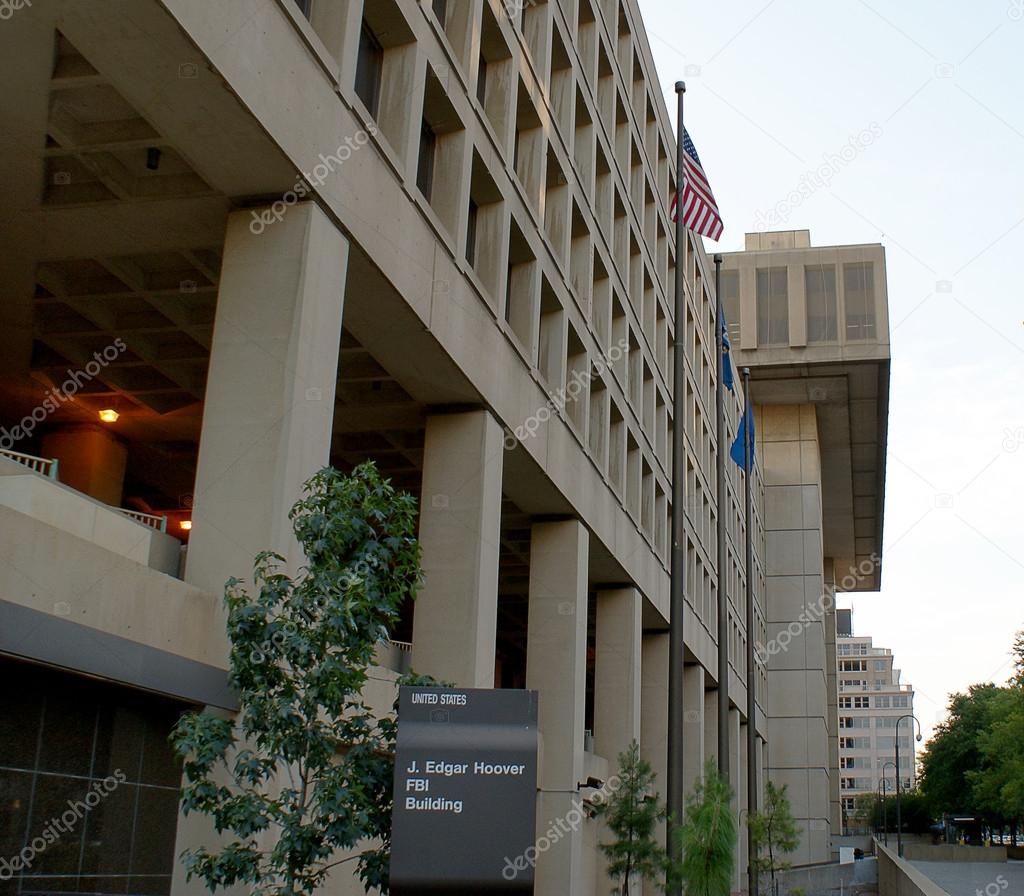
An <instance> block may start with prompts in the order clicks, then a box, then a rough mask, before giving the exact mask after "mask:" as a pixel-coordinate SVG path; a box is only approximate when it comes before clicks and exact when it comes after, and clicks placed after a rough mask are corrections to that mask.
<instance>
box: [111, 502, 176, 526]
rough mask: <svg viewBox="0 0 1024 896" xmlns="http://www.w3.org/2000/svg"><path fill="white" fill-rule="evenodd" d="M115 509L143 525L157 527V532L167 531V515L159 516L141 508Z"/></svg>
mask: <svg viewBox="0 0 1024 896" xmlns="http://www.w3.org/2000/svg"><path fill="white" fill-rule="evenodd" d="M113 509H114V510H116V511H118V512H119V513H122V514H124V515H125V516H126V517H128V518H129V519H132V520H135V522H137V523H141V524H142V525H143V526H149V527H150V528H151V529H156V530H157V532H166V531H167V517H165V516H157V515H156V514H155V513H142V512H141V511H139V510H126V509H125V508H123V507H114V508H113Z"/></svg>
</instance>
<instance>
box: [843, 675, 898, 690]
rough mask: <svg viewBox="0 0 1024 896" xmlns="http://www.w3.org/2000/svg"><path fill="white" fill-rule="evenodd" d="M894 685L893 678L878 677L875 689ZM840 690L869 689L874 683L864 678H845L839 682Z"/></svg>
mask: <svg viewBox="0 0 1024 896" xmlns="http://www.w3.org/2000/svg"><path fill="white" fill-rule="evenodd" d="M892 686H893V681H892V679H891V678H876V679H875V682H874V686H873V690H876V691H881V690H884V689H885V688H889V687H892ZM839 690H840V691H867V690H872V685H871V684H870V683H869V682H868V681H867V680H866V679H864V678H844V679H842V680H841V681H840V682H839Z"/></svg>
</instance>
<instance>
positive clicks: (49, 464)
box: [0, 449, 167, 533]
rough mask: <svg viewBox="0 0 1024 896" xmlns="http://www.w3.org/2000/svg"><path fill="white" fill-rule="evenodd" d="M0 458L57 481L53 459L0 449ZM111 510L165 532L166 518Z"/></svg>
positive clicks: (133, 511) (56, 461) (120, 509)
mask: <svg viewBox="0 0 1024 896" xmlns="http://www.w3.org/2000/svg"><path fill="white" fill-rule="evenodd" d="M0 457H6V458H7V459H8V460H13V461H14V462H15V463H19V464H21V465H22V466H23V467H28V468H29V469H30V470H31V471H32V472H33V473H39V474H40V475H41V476H46V477H47V478H48V479H52V480H54V482H58V481H59V479H58V476H57V470H58V467H59V462H58V460H57V458H55V457H52V458H51V457H36V456H35V455H32V454H22V453H21V452H20V451H8V450H6V449H0ZM111 509H112V510H116V511H118V513H121V514H123V515H124V516H126V517H128V518H129V519H131V520H134V521H135V522H136V523H140V524H141V525H143V526H149V527H150V528H151V529H156V531H157V532H164V533H166V532H167V517H166V516H159V515H157V514H155V513H142V512H141V511H138V510H126V509H125V508H123V507H111Z"/></svg>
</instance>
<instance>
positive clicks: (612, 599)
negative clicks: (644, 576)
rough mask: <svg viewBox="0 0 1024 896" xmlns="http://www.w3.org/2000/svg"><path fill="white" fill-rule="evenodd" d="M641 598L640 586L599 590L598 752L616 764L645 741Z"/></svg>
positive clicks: (595, 706)
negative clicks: (642, 734) (625, 752)
mask: <svg viewBox="0 0 1024 896" xmlns="http://www.w3.org/2000/svg"><path fill="white" fill-rule="evenodd" d="M641 600H642V598H641V596H640V592H639V591H637V590H636V589H635V588H617V589H615V590H613V591H599V592H598V593H597V628H596V633H595V647H596V653H595V658H594V752H596V753H597V755H598V756H603V757H604V758H605V759H607V760H608V761H609V762H610V763H612V765H613V766H614V764H615V761H616V757H617V756H618V755H619V753H621V752H622V751H623V750H625V749H626V748H627V747H628V746H629V744H630V742H631V741H633V740H637V741H639V740H640V688H641V680H640V677H641V676H640V650H641V647H640V640H641V634H642V625H641V619H640V614H641V610H642V606H641Z"/></svg>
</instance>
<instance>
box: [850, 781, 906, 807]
mask: <svg viewBox="0 0 1024 896" xmlns="http://www.w3.org/2000/svg"><path fill="white" fill-rule="evenodd" d="M885 782H886V789H887V790H888V791H890V792H892V791H894V790H895V789H896V779H895V778H886V779H885ZM900 786H901V787H902V788H903V789H904V790H910V789H911V788H912V786H913V778H903V779H901V781H900ZM839 787H840V788H841V789H842V790H857V791H861V790H880V789H881V780H878V781H876V780H875V779H874V778H840V779H839ZM843 807H844V808H845V809H846V810H847V811H848V812H849V811H851V810H852V809H853V808H854V805H853V803H852V801H851V802H850V803H849V804H847V802H846V801H844V802H843Z"/></svg>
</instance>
